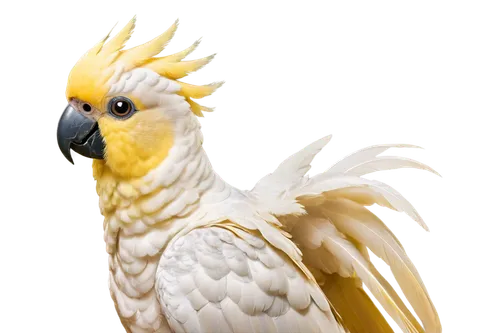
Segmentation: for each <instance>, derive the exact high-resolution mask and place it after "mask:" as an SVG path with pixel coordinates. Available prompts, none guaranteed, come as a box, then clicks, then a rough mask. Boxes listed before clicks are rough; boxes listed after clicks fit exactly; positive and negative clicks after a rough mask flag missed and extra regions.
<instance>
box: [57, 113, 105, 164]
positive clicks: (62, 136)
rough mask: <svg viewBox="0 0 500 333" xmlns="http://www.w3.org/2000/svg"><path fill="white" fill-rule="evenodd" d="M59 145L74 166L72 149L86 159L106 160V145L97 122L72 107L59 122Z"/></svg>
mask: <svg viewBox="0 0 500 333" xmlns="http://www.w3.org/2000/svg"><path fill="white" fill-rule="evenodd" d="M57 143H58V144H59V148H60V149H61V152H62V153H63V155H64V157H66V159H67V160H68V161H70V162H71V164H73V159H72V158H71V151H70V150H71V149H73V150H74V151H76V152H77V153H78V154H80V155H83V156H85V157H90V158H94V159H103V158H104V146H105V145H104V140H103V139H102V136H101V132H100V131H99V126H98V124H97V122H96V121H95V120H92V119H90V118H87V117H85V116H84V115H82V114H81V113H80V112H78V111H76V110H75V109H74V108H73V107H72V106H71V105H68V106H67V107H66V109H65V110H64V112H63V114H62V116H61V119H60V120H59V125H58V127H57Z"/></svg>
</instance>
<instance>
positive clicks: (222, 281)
mask: <svg viewBox="0 0 500 333" xmlns="http://www.w3.org/2000/svg"><path fill="white" fill-rule="evenodd" d="M134 25H135V20H132V21H131V22H129V24H128V25H127V26H126V27H125V28H124V29H123V30H122V31H121V32H119V33H118V35H117V36H116V37H114V38H113V39H111V40H110V41H109V42H107V43H105V42H106V39H105V40H103V41H102V42H100V43H98V44H97V45H96V46H95V47H94V48H93V49H91V50H90V51H89V52H88V54H87V55H85V56H84V57H83V58H82V59H81V60H80V61H79V63H78V64H77V65H76V66H75V68H74V69H73V71H72V73H71V74H70V79H69V82H68V89H67V95H68V100H69V102H70V106H68V107H67V109H66V111H65V112H64V114H63V117H62V118H61V121H60V124H59V128H58V139H59V145H60V147H61V150H62V152H63V153H64V154H65V156H66V157H67V158H68V159H69V160H70V161H71V155H70V154H69V149H70V148H72V149H74V150H76V151H78V152H79V153H81V154H83V155H85V156H89V157H92V158H94V159H95V160H94V164H93V169H94V178H95V179H96V181H97V192H98V194H99V206H100V209H101V213H102V214H103V215H104V217H105V220H104V234H105V242H106V249H107V252H108V253H109V267H110V290H111V295H112V298H113V300H114V302H115V306H116V309H117V312H118V314H119V317H120V319H121V321H122V323H123V326H124V327H125V329H126V330H127V332H131V333H149V332H151V333H153V332H175V333H181V332H189V333H196V332H207V333H211V332H234V333H236V332H271V333H288V332H333V333H335V332H351V333H387V332H392V329H391V328H390V326H389V325H388V324H387V322H386V321H385V319H384V317H383V316H382V314H381V313H380V312H379V310H378V309H377V307H376V306H375V305H374V304H373V302H372V301H371V299H370V298H369V297H368V296H367V294H365V292H364V291H363V286H365V287H366V288H368V289H369V290H370V291H371V293H372V294H373V296H374V297H375V298H376V299H377V300H378V301H379V303H380V304H381V305H382V307H383V308H384V309H385V311H386V312H387V313H388V314H389V315H390V316H391V317H392V318H393V319H394V320H395V322H396V323H397V324H398V325H399V327H400V328H401V329H402V330H403V331H404V332H412V333H420V332H421V333H423V332H428V333H440V332H441V326H440V322H439V318H438V316H437V313H436V310H435V309H434V306H433V304H432V302H431V300H430V298H429V295H428V293H427V290H426V289H425V287H424V285H423V282H422V280H421V278H420V276H419V274H418V272H417V271H416V269H415V267H414V266H413V264H412V263H411V261H410V260H409V258H408V256H407V255H406V253H405V251H404V249H403V247H402V245H401V244H400V243H399V241H398V240H397V239H396V237H395V236H394V235H393V234H392V233H391V231H390V230H389V229H388V228H387V227H386V226H385V225H384V224H383V222H382V221H380V220H379V219H378V218H377V217H376V216H375V215H374V214H372V213H371V212H370V211H369V210H367V209H366V208H365V206H369V205H372V204H378V205H381V206H384V207H388V208H391V209H394V210H397V211H401V212H405V213H406V214H407V215H409V216H410V217H411V218H413V219H414V220H416V221H417V222H418V223H419V224H421V225H422V226H423V227H424V228H426V226H425V224H424V223H423V221H422V219H421V218H420V216H419V215H418V213H417V212H416V211H415V209H414V208H413V206H411V204H410V203H409V202H408V201H406V200H405V199H404V198H403V197H402V196H401V195H400V194H399V193H398V192H396V191H395V190H394V189H392V188H391V187H389V186H388V185H385V184H383V183H380V182H377V181H374V180H369V179H366V178H364V177H363V176H364V175H366V174H368V173H371V172H374V171H379V170H390V169H396V168H403V167H413V168H419V169H426V170H429V171H433V170H432V169H430V168H429V167H427V166H425V165H423V164H421V163H419V162H416V161H413V160H410V159H406V158H401V157H392V156H380V154H382V153H383V152H385V151H386V150H388V149H390V148H410V147H413V146H407V145H380V146H373V147H369V148H366V149H363V150H361V151H359V152H356V153H354V154H352V155H350V156H348V157H347V158H345V159H343V160H341V161H340V162H338V163H337V164H335V165H334V166H333V167H332V168H331V169H329V170H327V171H326V172H324V173H321V174H318V175H316V176H313V177H309V176H307V175H306V173H307V172H308V171H309V169H310V163H311V161H312V160H313V158H314V156H315V155H316V154H317V153H318V152H319V151H320V150H321V149H322V148H323V147H324V146H325V145H326V144H327V143H328V142H329V140H330V137H325V138H323V139H320V140H318V141H316V142H314V143H312V144H310V145H309V146H307V147H306V148H304V149H302V150H301V151H299V152H298V153H296V154H294V155H293V156H291V157H290V158H288V159H287V160H286V161H284V162H283V163H282V164H281V165H280V166H279V167H278V168H277V169H276V170H275V171H274V172H273V173H271V174H268V175H267V176H265V177H264V178H262V179H261V180H260V181H259V182H258V183H257V184H256V186H255V187H254V188H253V189H252V190H251V191H242V190H239V189H236V188H234V187H233V186H231V185H229V184H227V183H226V182H225V181H224V180H223V179H222V178H221V177H220V176H218V175H217V174H216V173H215V171H214V170H213V169H212V166H211V164H210V162H209V159H208V156H207V155H206V153H205V151H204V150H203V147H202V144H203V137H202V133H201V130H200V124H199V121H198V119H197V117H196V116H201V115H202V111H210V109H209V108H206V107H202V106H200V105H199V104H197V102H194V101H193V99H198V98H202V97H204V96H207V95H209V94H211V93H212V92H213V91H214V90H215V89H216V88H218V87H219V86H220V84H211V85H205V86H193V85H188V84H186V83H183V82H180V81H178V80H177V79H179V78H181V77H183V76H185V75H187V74H188V73H189V72H190V71H194V70H196V69H198V68H200V67H202V66H204V65H205V64H206V63H207V62H208V61H209V60H211V58H212V57H207V58H203V59H200V60H192V61H181V60H182V59H183V58H184V57H185V56H187V55H188V54H189V53H190V52H191V51H192V50H193V49H194V47H196V45H197V44H196V43H195V45H194V46H193V47H191V48H188V49H186V50H184V51H182V52H179V53H177V54H174V55H171V56H167V57H162V58H153V56H155V55H156V54H158V53H159V52H160V51H161V50H162V49H163V47H164V46H165V44H166V43H167V42H168V40H170V38H171V37H172V36H173V33H174V32H175V29H176V27H177V26H176V24H175V25H174V26H173V27H172V28H171V29H169V30H168V31H167V32H165V33H164V34H162V35H160V36H159V37H157V38H156V39H154V40H152V41H151V42H149V43H146V44H144V45H141V46H138V47H136V48H133V49H129V50H126V51H122V48H123V45H124V43H125V42H126V41H127V40H128V38H129V37H130V34H131V32H132V29H133V28H134ZM75 124H78V126H75ZM368 249H370V250H371V251H372V252H373V253H374V254H375V255H376V256H378V257H380V258H382V259H383V260H384V261H385V262H386V263H387V264H388V265H389V266H390V267H391V270H392V272H393V274H394V276H395V278H396V280H397V282H398V283H399V285H400V286H401V290H402V291H403V293H404V294H405V296H406V298H407V299H408V301H409V303H410V304H411V305H412V307H413V308H414V310H415V312H416V314H417V315H418V317H419V318H420V320H421V322H422V324H423V325H421V324H420V323H419V322H418V321H417V320H416V319H415V317H414V316H413V314H412V313H411V312H410V311H409V310H408V308H407V307H406V305H405V304H404V303H403V301H402V300H401V299H400V297H399V295H398V294H397V293H396V292H395V291H394V289H393V288H392V287H391V286H390V284H389V283H388V282H387V281H386V280H385V279H384V278H383V277H382V275H380V274H379V273H378V271H377V270H376V268H375V267H374V266H373V265H372V263H371V261H370V257H369V254H368ZM422 326H423V327H422Z"/></svg>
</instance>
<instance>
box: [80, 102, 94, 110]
mask: <svg viewBox="0 0 500 333" xmlns="http://www.w3.org/2000/svg"><path fill="white" fill-rule="evenodd" d="M82 109H83V111H85V112H90V111H92V107H91V106H90V104H87V103H85V104H83V105H82Z"/></svg>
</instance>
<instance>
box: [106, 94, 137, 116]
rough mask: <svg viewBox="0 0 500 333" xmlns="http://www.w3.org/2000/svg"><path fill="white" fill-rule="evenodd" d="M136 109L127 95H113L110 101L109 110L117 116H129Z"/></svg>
mask: <svg viewBox="0 0 500 333" xmlns="http://www.w3.org/2000/svg"><path fill="white" fill-rule="evenodd" d="M135 111H136V109H135V105H134V103H132V101H131V100H130V99H128V98H127V97H123V96H118V97H113V99H111V100H110V101H109V103H108V112H109V113H110V114H111V115H113V116H115V117H117V118H122V119H123V118H128V117H130V116H131V115H132V114H133V113H134V112H135Z"/></svg>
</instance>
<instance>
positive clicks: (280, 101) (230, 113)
mask: <svg viewBox="0 0 500 333" xmlns="http://www.w3.org/2000/svg"><path fill="white" fill-rule="evenodd" d="M79 4H80V6H79V7H78V8H76V7H74V8H73V7H71V8H70V7H68V8H64V9H62V11H63V12H64V11H66V14H64V16H61V17H60V18H59V19H56V20H54V22H53V23H52V25H51V28H50V29H52V32H53V33H52V36H53V38H52V39H51V40H52V42H51V43H52V44H51V53H50V54H48V55H47V57H48V58H49V59H50V63H51V67H50V71H51V73H52V79H51V81H50V84H49V82H47V83H46V90H47V94H48V95H51V94H52V95H53V90H54V89H53V88H55V87H62V86H63V79H64V77H63V64H65V63H66V64H68V63H71V48H72V47H83V46H86V45H87V40H89V39H94V38H95V32H96V31H102V29H103V24H104V23H111V16H126V15H127V14H128V11H127V9H128V8H132V7H133V6H135V7H137V6H139V7H145V16H146V23H145V29H144V30H145V31H159V28H160V23H168V22H167V17H168V16H174V15H175V5H174V6H167V5H156V6H150V5H144V4H138V5H137V4H134V5H129V6H128V7H127V6H121V7H120V6H115V7H113V8H104V7H102V6H99V7H93V6H86V7H85V6H84V7H81V4H82V3H79ZM180 6H183V5H181V4H179V5H178V7H180ZM184 8H185V21H184V29H185V30H184V31H185V39H189V38H190V33H191V32H193V31H208V33H209V47H211V48H224V56H225V57H224V58H225V59H224V61H225V63H224V64H223V65H217V71H224V72H232V73H233V78H232V80H233V88H231V89H226V90H225V92H224V94H225V95H224V96H219V97H217V103H224V105H225V112H224V113H218V114H217V120H214V121H209V138H208V148H209V150H210V151H215V152H217V167H219V168H224V170H225V175H226V176H233V175H239V176H241V179H242V182H245V179H246V177H248V176H252V175H255V169H256V168H257V167H272V160H277V159H279V155H280V152H281V151H287V150H288V148H287V145H288V144H302V143H303V140H304V136H313V135H319V134H320V133H319V131H320V128H336V129H337V141H336V143H337V149H338V150H339V151H341V149H342V147H343V145H344V144H346V143H351V144H365V143H367V137H368V136H369V135H371V136H389V135H392V136H398V135H408V136H416V135H424V136H425V142H426V143H432V144H433V149H432V150H433V151H432V152H430V153H425V154H426V155H425V158H426V159H428V160H430V159H433V160H434V159H435V160H440V161H441V164H440V167H441V168H449V169H450V174H451V175H452V177H451V178H452V179H451V180H450V182H453V181H456V179H453V173H454V171H453V170H454V169H453V167H454V165H455V166H456V165H458V163H457V159H456V157H454V155H453V154H452V151H450V148H449V147H450V145H451V143H453V142H456V140H458V139H457V135H458V133H457V132H456V131H454V125H453V121H452V120H451V123H450V117H449V115H450V114H451V113H453V112H455V109H454V108H455V106H452V104H451V103H452V101H454V100H456V99H457V96H456V94H455V93H454V91H453V89H452V88H451V87H452V86H453V83H454V81H455V80H456V78H457V75H459V74H457V71H456V70H455V69H456V64H455V62H454V56H453V52H452V50H453V44H454V41H455V38H456V36H455V32H454V30H453V29H452V28H451V27H449V26H448V25H447V24H445V23H443V22H444V20H443V16H442V15H439V14H437V13H434V14H431V12H432V11H426V12H423V13H422V14H418V15H417V14H415V13H413V12H412V11H403V10H402V11H401V12H399V13H398V14H397V15H392V14H388V13H387V12H386V11H384V10H383V9H381V10H380V12H378V11H363V10H362V9H361V8H354V9H349V10H347V9H343V8H342V9H340V8H333V7H331V8H314V7H310V8H306V9H299V8H295V9H292V8H291V7H290V6H284V7H276V8H274V9H270V8H252V6H249V5H245V3H233V5H231V6H229V7H228V6H223V5H219V4H214V5H210V6H208V5H204V6H190V5H185V6H184ZM282 48H283V50H284V51H283V50H282ZM52 50H53V52H52ZM50 92H52V93H51V94H49V93H50ZM49 104H50V103H49ZM47 110H48V111H47V115H48V119H53V117H54V112H53V108H51V107H48V108H47ZM49 141H50V140H49ZM46 154H47V156H49V158H48V166H49V170H50V172H51V173H52V177H53V178H51V179H53V180H54V181H53V182H51V186H50V187H51V189H53V194H52V196H53V198H54V199H55V202H56V203H57V204H56V205H55V206H54V208H53V209H52V211H51V216H52V217H51V218H52V219H53V220H57V225H58V226H59V227H58V228H56V229H58V230H56V231H57V232H60V233H61V235H58V236H57V238H58V240H57V243H58V244H59V245H58V246H60V248H61V249H62V250H61V253H62V254H61V257H59V256H56V259H57V261H58V264H57V265H58V269H59V270H62V271H63V273H62V277H58V278H57V283H58V285H63V286H64V287H63V288H64V289H63V292H64V294H65V299H66V301H67V303H62V304H61V306H60V310H58V313H59V314H60V315H58V317H60V321H58V322H57V323H55V325H61V328H63V327H66V328H67V327H76V328H82V329H84V330H85V329H86V330H87V331H92V332H101V331H107V330H108V329H112V328H111V324H112V323H111V306H110V305H103V266H104V265H103V258H102V257H95V255H94V252H93V246H94V236H95V234H94V233H95V202H94V201H89V200H88V198H87V190H86V189H87V181H88V180H87V169H86V166H87V163H86V162H82V163H81V166H80V168H75V169H67V168H64V167H63V161H61V160H56V158H55V156H56V154H57V153H56V147H55V145H54V144H50V143H49V145H48V147H47V152H46ZM332 157H333V156H332ZM395 182H397V183H407V184H409V190H410V191H413V192H417V199H423V200H425V213H426V215H431V216H433V224H434V227H433V240H432V241H424V240H423V234H422V233H416V232H415V227H414V226H413V225H402V226H401V231H406V232H408V234H409V241H408V244H407V245H408V246H409V247H416V248H417V259H418V263H419V264H422V263H424V264H425V278H426V279H428V280H432V287H433V294H435V295H438V296H440V297H441V299H440V304H441V311H451V310H450V308H451V297H452V286H453V284H452V283H450V281H452V278H453V277H454V274H459V273H457V272H456V270H455V269H453V268H452V265H451V256H452V252H451V250H450V249H451V247H450V244H451V240H452V238H453V236H452V231H453V228H454V227H456V226H453V225H452V223H453V222H454V221H453V219H452V218H451V214H452V213H453V211H454V209H455V208H453V206H452V204H451V202H452V198H453V196H454V195H457V193H456V192H454V191H453V190H452V188H454V187H453V184H451V185H432V184H431V179H430V178H429V177H413V178H406V177H396V178H395ZM455 223H456V222H455ZM68 235H69V236H68ZM52 237H56V236H52ZM62 257H65V258H64V259H62ZM66 257H67V258H69V259H66ZM53 274H56V273H53ZM57 274H60V273H57ZM75 285H76V287H75ZM58 320H59V319H58ZM112 330H114V331H118V330H117V329H116V328H115V329H112Z"/></svg>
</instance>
